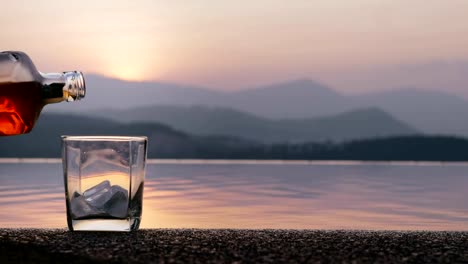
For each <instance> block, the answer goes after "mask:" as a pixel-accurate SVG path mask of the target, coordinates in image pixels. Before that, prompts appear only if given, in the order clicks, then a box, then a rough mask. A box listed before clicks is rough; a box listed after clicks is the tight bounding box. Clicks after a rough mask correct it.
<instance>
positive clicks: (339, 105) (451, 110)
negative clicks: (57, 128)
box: [46, 75, 468, 136]
mask: <svg viewBox="0 0 468 264" xmlns="http://www.w3.org/2000/svg"><path fill="white" fill-rule="evenodd" d="M86 77H87V78H86V82H87V87H88V91H87V95H86V98H85V99H84V100H83V101H82V102H79V103H76V104H75V103H74V104H63V103H62V104H56V105H50V106H47V107H46V112H63V111H66V112H72V113H84V114H86V115H93V116H94V115H96V116H101V114H99V113H107V112H112V111H115V112H116V113H117V112H119V111H122V110H127V111H130V112H134V113H136V112H138V111H139V109H141V108H142V107H143V106H145V107H146V106H147V107H161V106H164V107H169V106H172V107H183V108H184V109H186V108H188V107H192V106H200V107H201V108H203V107H205V108H211V109H217V110H220V108H222V109H227V108H229V109H231V110H232V111H237V112H243V114H245V115H253V116H255V117H258V118H262V119H269V120H270V121H271V120H273V121H278V122H280V121H281V122H283V121H284V119H287V120H290V119H294V120H298V119H301V120H310V119H315V118H323V117H330V116H336V115H340V114H344V113H346V112H354V111H358V110H359V109H361V110H362V109H376V107H377V108H379V109H380V110H379V111H384V112H386V113H387V115H390V116H392V119H393V120H396V121H399V122H401V124H403V125H404V126H406V127H410V128H412V129H413V130H416V131H420V132H423V133H426V134H450V135H459V136H468V122H464V120H463V118H462V117H463V116H468V103H467V102H466V101H465V100H464V99H462V98H460V97H457V96H455V95H451V94H446V93H443V92H435V91H427V90H422V89H417V88H404V89H403V88H401V89H397V90H392V91H385V92H379V93H372V94H361V95H343V94H340V93H338V92H337V91H335V90H333V89H332V88H330V87H328V86H326V85H324V84H321V83H318V82H315V81H311V80H306V79H303V80H295V81H290V82H284V83H279V84H274V85H268V86H264V87H258V88H253V89H249V90H244V91H238V92H218V91H213V90H209V89H204V88H202V87H194V86H190V85H177V84H171V83H162V82H130V81H122V80H117V79H112V78H106V77H103V76H98V75H89V76H86ZM157 110H158V111H160V110H161V109H157ZM361 110H359V111H361ZM203 111H205V110H203ZM203 111H202V112H203ZM226 111H227V110H226ZM205 112H208V113H209V112H210V111H205ZM119 113H121V114H122V112H119ZM151 113H153V114H154V115H156V112H154V111H151ZM111 115H113V114H111ZM114 115H115V114H114ZM122 115H123V114H122ZM129 115H131V114H129ZM244 117H245V116H244ZM249 118H250V117H249ZM207 119H209V117H207ZM139 120H141V121H151V120H153V119H151V118H149V119H148V120H144V119H142V118H139ZM257 121H258V120H257ZM233 122H234V121H233ZM373 122H375V121H374V120H370V121H369V123H368V124H373ZM175 123H176V122H175V121H174V122H173V123H172V125H174V127H180V126H179V125H176V124H175ZM293 123H294V122H293ZM220 125H222V123H221V124H220ZM379 125H380V124H379ZM375 126H377V124H376V125H375ZM180 128H181V127H180ZM189 129H193V130H194V131H195V129H196V126H194V127H190V128H189ZM342 129H348V128H344V127H342ZM221 132H222V131H221ZM223 133H224V132H223Z"/></svg>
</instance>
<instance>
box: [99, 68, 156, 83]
mask: <svg viewBox="0 0 468 264" xmlns="http://www.w3.org/2000/svg"><path fill="white" fill-rule="evenodd" d="M108 75H110V76H112V77H114V78H117V79H121V80H126V81H143V80H145V79H146V77H147V76H146V75H145V71H144V69H142V66H141V65H121V66H120V65H113V66H112V68H110V69H109V73H108Z"/></svg>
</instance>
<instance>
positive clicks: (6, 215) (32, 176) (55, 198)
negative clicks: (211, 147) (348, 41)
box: [0, 159, 468, 230]
mask: <svg viewBox="0 0 468 264" xmlns="http://www.w3.org/2000/svg"><path fill="white" fill-rule="evenodd" d="M467 172H468V164H465V163H462V164H450V163H447V164H444V163H359V162H289V163H288V162H272V161H270V162H264V163H262V162H247V163H245V162H242V161H240V162H239V161H237V162H232V163H229V162H222V161H221V162H219V161H218V162H216V161H215V162H212V163H206V162H204V161H189V162H183V161H161V160H150V161H149V162H148V166H147V175H146V181H145V191H144V201H143V221H142V224H141V227H142V228H284V229H289V228H293V229H381V230H382V229H384V230H468V203H466V201H467V199H468V192H466V191H465V190H466V187H467V186H468V175H467ZM0 227H39V228H46V227H47V228H64V227H66V217H65V198H64V188H63V177H62V165H61V163H60V161H59V160H15V159H11V160H8V159H3V160H0Z"/></svg>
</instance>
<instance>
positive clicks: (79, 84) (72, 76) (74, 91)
mask: <svg viewBox="0 0 468 264" xmlns="http://www.w3.org/2000/svg"><path fill="white" fill-rule="evenodd" d="M63 75H64V76H65V80H66V82H65V85H64V86H63V97H64V99H65V100H66V101H68V102H73V101H77V100H81V99H82V98H84V97H85V95H86V84H85V80H84V77H83V74H82V73H81V72H79V71H70V72H64V73H63Z"/></svg>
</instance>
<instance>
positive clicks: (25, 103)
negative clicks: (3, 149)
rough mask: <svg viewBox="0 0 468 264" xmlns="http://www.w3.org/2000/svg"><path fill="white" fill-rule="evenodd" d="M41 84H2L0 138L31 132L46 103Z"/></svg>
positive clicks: (0, 87)
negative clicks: (43, 98)
mask: <svg viewBox="0 0 468 264" xmlns="http://www.w3.org/2000/svg"><path fill="white" fill-rule="evenodd" d="M41 90H42V85H41V83H39V82H19V83H0V136H7V135H16V134H24V133H28V132H30V131H31V129H32V128H33V126H34V124H35V122H36V120H37V118H38V117H39V114H40V113H41V110H42V108H43V107H44V105H45V104H44V102H43V100H42V96H41Z"/></svg>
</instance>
